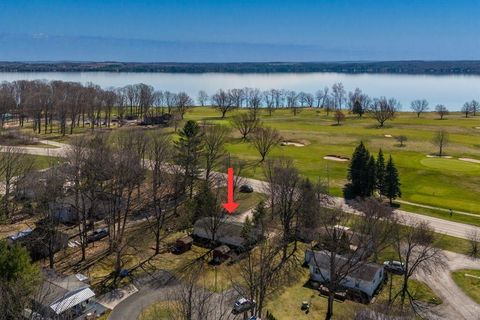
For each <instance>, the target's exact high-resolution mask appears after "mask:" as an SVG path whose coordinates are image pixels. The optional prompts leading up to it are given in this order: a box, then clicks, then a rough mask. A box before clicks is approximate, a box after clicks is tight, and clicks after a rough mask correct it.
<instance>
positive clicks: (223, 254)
mask: <svg viewBox="0 0 480 320" xmlns="http://www.w3.org/2000/svg"><path fill="white" fill-rule="evenodd" d="M230 251H231V250H230V248H229V247H228V246H227V245H224V244H223V245H221V246H219V247H216V248H215V250H213V262H214V263H218V264H220V263H222V262H225V261H227V260H228V259H230Z"/></svg>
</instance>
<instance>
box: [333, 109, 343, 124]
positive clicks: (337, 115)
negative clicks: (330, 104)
mask: <svg viewBox="0 0 480 320" xmlns="http://www.w3.org/2000/svg"><path fill="white" fill-rule="evenodd" d="M334 117H335V120H336V121H337V126H339V125H340V123H341V122H343V121H345V114H343V112H342V110H340V109H338V110H335V114H334Z"/></svg>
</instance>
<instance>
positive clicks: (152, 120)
mask: <svg viewBox="0 0 480 320" xmlns="http://www.w3.org/2000/svg"><path fill="white" fill-rule="evenodd" d="M172 118H173V116H172V115H171V114H169V113H164V114H162V115H159V116H146V117H145V118H144V119H143V121H142V122H140V123H139V125H141V126H147V125H157V124H159V125H164V126H166V125H168V124H169V123H170V122H171V121H172Z"/></svg>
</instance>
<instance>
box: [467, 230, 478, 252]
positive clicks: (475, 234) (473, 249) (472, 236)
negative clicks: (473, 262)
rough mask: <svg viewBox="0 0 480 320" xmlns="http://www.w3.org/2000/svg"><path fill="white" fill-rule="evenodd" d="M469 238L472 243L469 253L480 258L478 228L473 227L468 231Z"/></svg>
mask: <svg viewBox="0 0 480 320" xmlns="http://www.w3.org/2000/svg"><path fill="white" fill-rule="evenodd" d="M467 238H468V242H469V244H470V248H469V251H468V255H469V256H471V257H472V258H478V257H479V256H480V233H479V232H478V230H477V229H472V230H470V231H469V232H468V233H467Z"/></svg>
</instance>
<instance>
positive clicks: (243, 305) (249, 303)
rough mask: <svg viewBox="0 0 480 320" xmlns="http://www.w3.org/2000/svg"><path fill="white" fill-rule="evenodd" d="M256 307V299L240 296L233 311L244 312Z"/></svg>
mask: <svg viewBox="0 0 480 320" xmlns="http://www.w3.org/2000/svg"><path fill="white" fill-rule="evenodd" d="M254 307H255V300H249V299H246V298H240V299H238V300H237V301H235V304H234V305H233V310H232V312H233V313H235V314H237V313H242V312H245V311H248V310H251V309H253V308H254Z"/></svg>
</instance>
